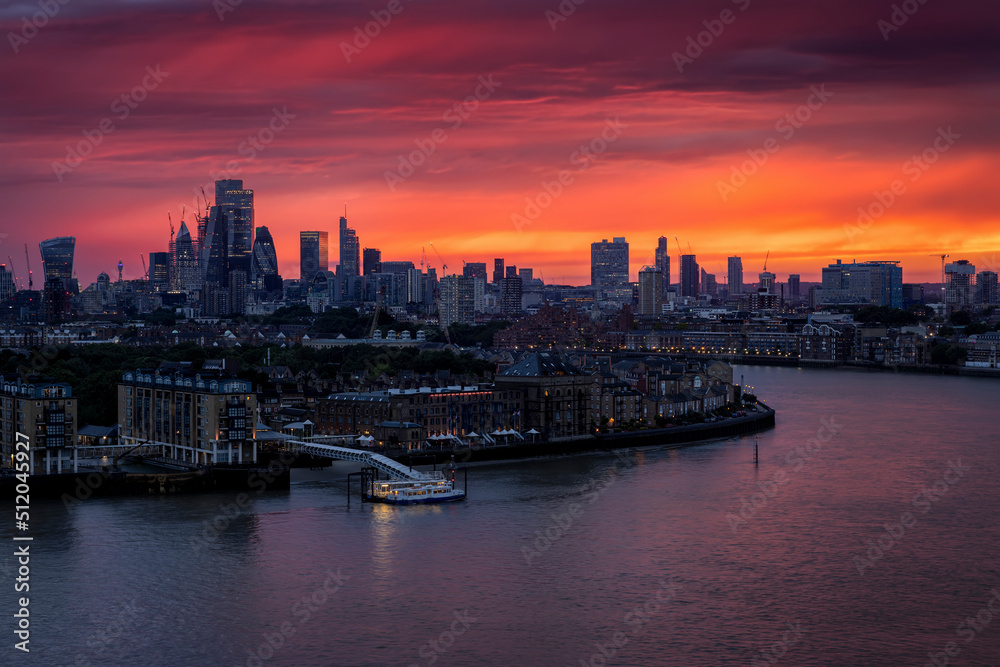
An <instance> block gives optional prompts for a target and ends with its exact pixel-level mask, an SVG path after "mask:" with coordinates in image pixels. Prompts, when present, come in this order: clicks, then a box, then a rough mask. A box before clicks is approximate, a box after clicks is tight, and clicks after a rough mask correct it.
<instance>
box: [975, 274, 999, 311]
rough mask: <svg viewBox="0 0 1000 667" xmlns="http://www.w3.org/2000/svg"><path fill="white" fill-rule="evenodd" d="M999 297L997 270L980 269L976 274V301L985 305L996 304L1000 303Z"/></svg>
mask: <svg viewBox="0 0 1000 667" xmlns="http://www.w3.org/2000/svg"><path fill="white" fill-rule="evenodd" d="M998 297H1000V295H998V294H997V274H996V271H980V272H979V275H977V276H976V302H977V303H979V304H982V305H984V306H995V305H996V304H998V303H1000V298H998Z"/></svg>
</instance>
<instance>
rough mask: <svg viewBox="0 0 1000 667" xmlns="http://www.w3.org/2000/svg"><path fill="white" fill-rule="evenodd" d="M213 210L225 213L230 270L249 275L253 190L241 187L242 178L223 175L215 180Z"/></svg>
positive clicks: (212, 215) (213, 215) (211, 215)
mask: <svg viewBox="0 0 1000 667" xmlns="http://www.w3.org/2000/svg"><path fill="white" fill-rule="evenodd" d="M212 208H213V211H212V213H211V214H210V218H214V217H215V210H218V211H221V212H222V214H223V215H225V216H226V229H227V235H226V254H227V255H228V257H229V267H230V270H233V271H245V272H246V274H247V275H248V276H249V275H250V264H251V257H252V255H253V190H244V189H243V181H242V180H239V179H227V180H221V181H216V182H215V206H213V207H212Z"/></svg>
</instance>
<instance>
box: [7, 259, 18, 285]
mask: <svg viewBox="0 0 1000 667" xmlns="http://www.w3.org/2000/svg"><path fill="white" fill-rule="evenodd" d="M7 265H8V266H9V267H10V279H11V280H13V281H14V286H15V287H16V286H17V272H16V271H14V260H13V259H11V257H10V255H7Z"/></svg>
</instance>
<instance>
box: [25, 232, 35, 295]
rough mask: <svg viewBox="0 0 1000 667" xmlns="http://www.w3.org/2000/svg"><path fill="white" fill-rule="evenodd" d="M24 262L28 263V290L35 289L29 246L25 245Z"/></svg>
mask: <svg viewBox="0 0 1000 667" xmlns="http://www.w3.org/2000/svg"><path fill="white" fill-rule="evenodd" d="M24 261H25V262H27V263H28V289H29V290H32V289H35V282H34V281H33V280H32V279H31V257H29V256H28V244H27V243H25V244H24Z"/></svg>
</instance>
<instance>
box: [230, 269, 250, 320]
mask: <svg viewBox="0 0 1000 667" xmlns="http://www.w3.org/2000/svg"><path fill="white" fill-rule="evenodd" d="M249 292H250V276H248V275H247V272H246V271H244V270H243V269H233V270H232V271H230V272H229V309H228V311H227V312H226V314H227V315H228V314H229V313H239V314H241V315H242V314H243V313H244V312H246V308H247V295H248V293H249Z"/></svg>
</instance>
